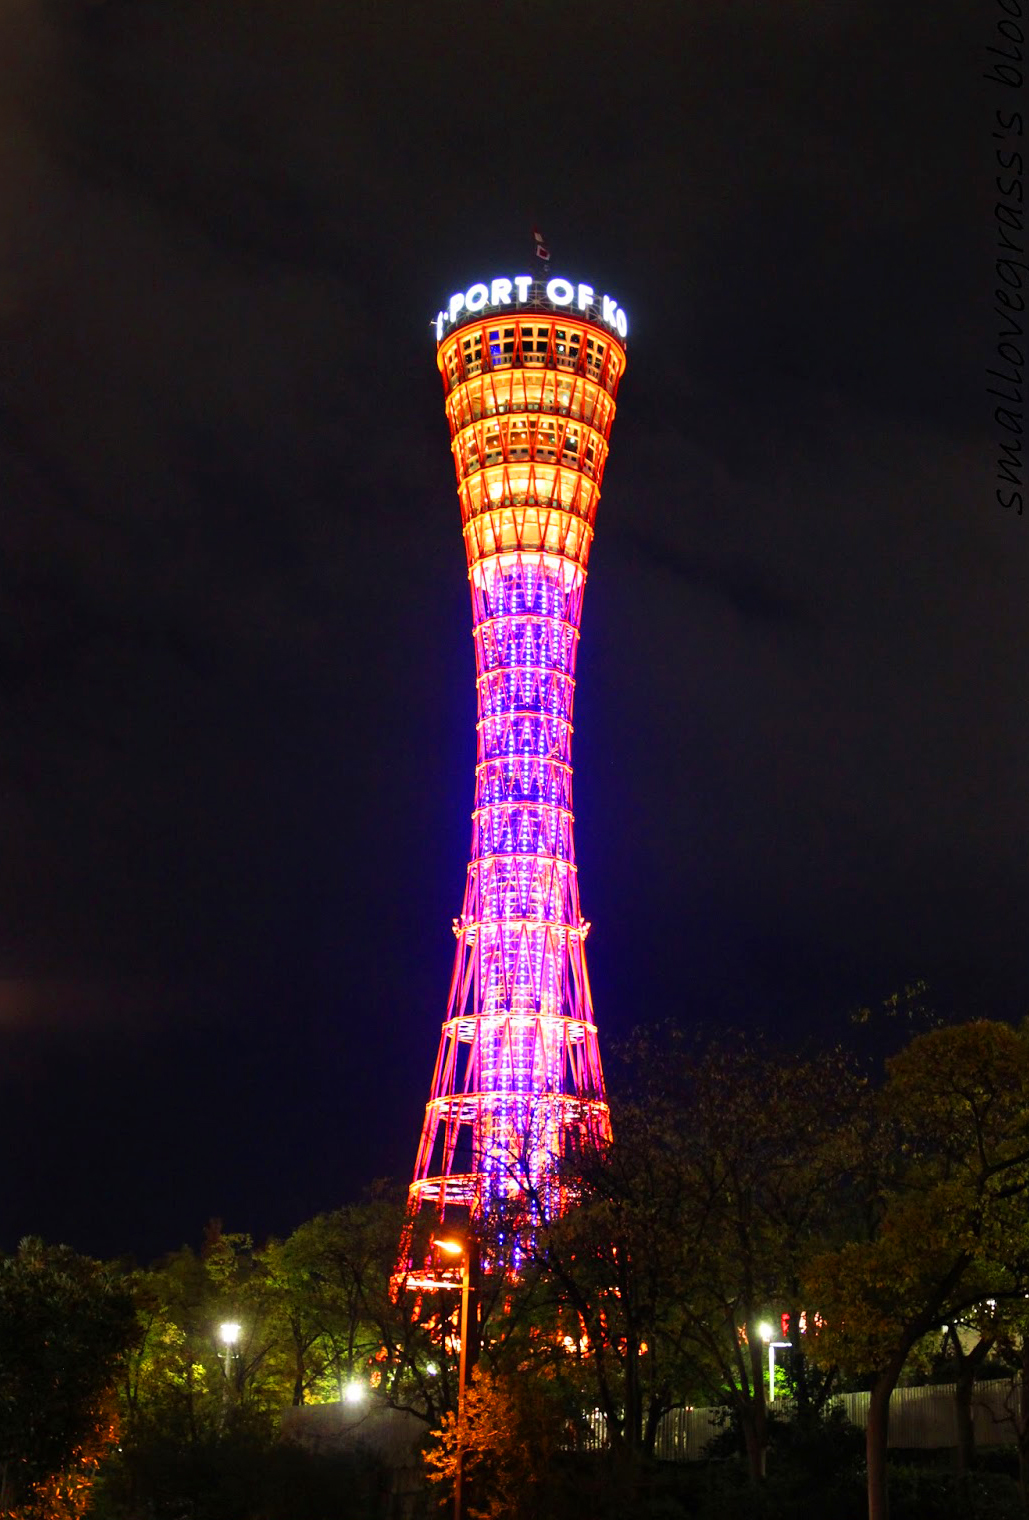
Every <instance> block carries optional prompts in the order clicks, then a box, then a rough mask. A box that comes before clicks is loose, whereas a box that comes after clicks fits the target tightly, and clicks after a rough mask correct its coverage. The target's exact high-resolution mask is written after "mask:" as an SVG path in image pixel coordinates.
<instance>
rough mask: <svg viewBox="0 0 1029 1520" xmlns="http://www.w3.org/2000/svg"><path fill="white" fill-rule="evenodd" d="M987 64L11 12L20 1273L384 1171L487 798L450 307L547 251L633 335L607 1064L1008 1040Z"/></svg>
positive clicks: (605, 854) (2, 801)
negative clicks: (633, 1030)
mask: <svg viewBox="0 0 1029 1520" xmlns="http://www.w3.org/2000/svg"><path fill="white" fill-rule="evenodd" d="M971 25H972V23H970V20H969V16H968V13H967V8H966V7H965V6H963V5H962V4H959V3H954V4H945V5H941V6H936V7H934V9H933V12H932V16H931V17H930V18H928V19H927V18H926V17H925V16H922V15H920V14H919V13H918V12H917V11H910V12H909V11H906V10H903V9H901V10H898V9H897V8H896V6H892V5H886V4H885V3H882V4H878V3H877V4H872V5H868V4H865V3H858V0H852V3H838V4H833V5H821V6H817V7H812V6H810V5H800V4H793V3H789V4H781V5H777V6H774V7H768V6H767V5H757V4H751V3H742V0H741V3H738V4H733V5H731V6H722V7H711V6H708V5H702V4H699V3H698V4H685V5H684V4H682V3H678V0H676V3H672V0H668V3H665V0H657V3H652V4H648V5H647V6H645V7H643V8H640V7H636V8H635V9H633V8H631V7H625V6H615V5H613V4H607V3H604V4H601V5H599V6H598V5H597V4H596V3H593V4H591V5H589V6H586V5H585V4H579V3H578V0H576V3H571V4H563V5H561V6H556V7H551V8H549V9H541V8H540V7H539V6H537V5H529V4H524V3H523V4H518V3H513V4H510V5H502V6H497V7H493V8H492V9H487V10H484V9H483V8H482V7H481V6H471V5H469V4H464V3H460V4H458V5H456V6H450V7H448V8H447V9H446V10H445V11H439V10H438V9H433V8H431V7H421V8H418V7H414V8H412V7H410V6H406V7H401V6H398V5H394V4H381V5H375V6H367V7H341V6H339V5H338V4H337V3H335V0H332V3H330V0H300V3H293V4H289V5H286V4H284V3H283V0H253V3H249V4H247V5H239V4H237V3H235V0H186V3H182V4H176V5H167V4H165V3H158V0H149V3H147V0H108V3H106V4H85V3H82V4H78V3H71V0H66V3H56V0H18V3H17V4H13V5H8V6H7V7H5V8H4V9H3V12H2V14H0V69H2V71H3V76H4V79H5V81H6V88H5V90H4V92H3V93H2V97H0V469H2V471H3V475H4V493H5V494H4V509H3V514H2V517H0V733H2V734H3V740H2V743H0V833H2V835H3V838H4V842H5V844H4V851H3V853H2V856H0V977H2V978H6V981H5V982H4V983H3V985H4V986H6V987H7V988H8V992H7V993H6V994H4V995H3V996H0V1040H3V1041H5V1042H6V1044H5V1055H6V1060H5V1061H4V1062H3V1063H0V1064H2V1071H0V1091H2V1096H3V1103H2V1104H0V1113H2V1114H3V1115H4V1124H5V1125H6V1129H5V1130H4V1131H3V1133H2V1134H0V1139H2V1140H3V1141H4V1143H5V1144H7V1145H9V1146H10V1145H11V1144H13V1143H14V1137H16V1136H17V1135H18V1134H19V1133H20V1132H21V1130H22V1129H23V1128H24V1127H25V1126H26V1125H27V1124H29V1123H30V1122H31V1118H30V1117H29V1116H31V1114H32V1113H33V1112H35V1110H36V1109H38V1106H39V1104H40V1103H41V1102H52V1104H53V1109H54V1112H55V1114H56V1115H57V1116H58V1117H56V1118H55V1119H54V1121H53V1123H54V1131H53V1132H54V1136H55V1144H54V1146H53V1148H52V1150H47V1151H46V1154H45V1155H43V1154H41V1155H40V1156H39V1157H37V1158H35V1159H34V1160H33V1161H32V1165H31V1166H29V1165H28V1164H26V1167H25V1168H24V1169H23V1171H22V1173H21V1174H20V1175H19V1178H17V1179H16V1180H15V1181H13V1182H12V1183H11V1190H10V1196H8V1197H7V1198H5V1199H4V1204H5V1209H4V1217H5V1219H7V1220H8V1223H9V1230H8V1235H9V1238H10V1239H13V1238H14V1237H15V1236H16V1235H17V1234H18V1233H21V1232H23V1231H24V1230H26V1229H29V1228H33V1229H34V1228H40V1229H43V1230H44V1231H45V1232H47V1233H63V1234H71V1235H72V1236H73V1238H74V1239H75V1243H80V1244H82V1245H85V1246H88V1247H92V1248H95V1249H104V1250H112V1251H113V1250H115V1249H120V1248H122V1247H123V1246H128V1247H133V1246H136V1247H138V1248H139V1249H141V1250H144V1251H145V1250H155V1251H156V1250H158V1249H162V1248H164V1247H165V1246H167V1245H171V1244H174V1243H175V1242H176V1241H177V1240H178V1239H180V1238H183V1237H185V1236H187V1235H189V1234H191V1233H192V1234H193V1235H194V1236H195V1235H196V1234H197V1233H198V1231H199V1229H200V1227H201V1225H202V1223H203V1219H204V1218H205V1217H206V1214H207V1213H218V1214H221V1215H222V1216H223V1217H225V1218H226V1220H227V1221H228V1222H230V1223H233V1224H239V1225H240V1226H241V1227H243V1228H252V1229H254V1230H255V1231H257V1232H258V1233H261V1232H262V1231H265V1230H267V1229H271V1228H276V1229H283V1228H288V1227H289V1226H290V1225H291V1224H292V1223H295V1222H296V1221H297V1220H298V1219H299V1218H301V1217H303V1215H304V1213H305V1212H311V1211H313V1210H314V1209H315V1208H317V1207H324V1206H328V1205H331V1204H333V1203H336V1202H338V1201H339V1200H340V1198H341V1197H344V1196H347V1195H348V1194H350V1193H353V1191H354V1190H355V1189H356V1188H357V1187H358V1186H360V1184H361V1183H362V1182H363V1181H364V1180H365V1179H366V1177H367V1176H368V1175H370V1174H372V1173H383V1172H389V1171H397V1172H403V1171H406V1170H407V1168H408V1167H409V1166H410V1164H411V1160H412V1157H413V1147H414V1140H415V1137H416V1133H417V1128H418V1124H419V1122H420V1117H421V1107H422V1104H423V1103H424V1099H425V1096H426V1092H427V1087H428V1082H429V1078H430V1075H431V1070H430V1063H431V1060H432V1057H433V1054H434V1051H435V1045H436V1040H437V1037H438V1023H439V1019H440V1017H441V1014H442V1011H443V1002H444V998H445V993H446V986H447V978H448V974H449V955H450V949H451V947H450V942H449V941H450V936H449V929H448V925H449V922H450V919H451V917H452V915H453V913H454V912H456V911H457V909H458V907H459V904H460V894H461V888H462V883H463V871H464V863H465V850H466V846H467V838H468V831H469V824H468V811H469V807H470V804H471V798H472V767H473V757H474V691H473V684H472V656H471V647H470V639H469V636H468V609H467V589H466V584H465V572H464V565H463V560H462V549H461V544H460V537H459V528H458V513H457V506H456V502H455V498H454V491H453V472H452V466H451V463H450V459H449V453H448V446H447V439H446V431H445V424H444V419H443V416H442V408H441V405H440V389H439V382H438V377H437V376H436V374H435V372H434V363H433V350H432V343H431V338H430V334H429V328H428V319H429V317H430V316H431V314H432V313H433V312H434V311H435V310H436V308H437V306H438V305H439V302H440V300H441V299H443V298H444V297H445V296H446V295H447V294H448V293H449V291H450V290H452V289H456V288H458V287H460V286H462V285H466V284H467V283H469V282H470V281H471V280H472V279H474V278H477V277H479V276H480V275H481V274H482V273H483V272H485V271H488V270H491V269H507V268H511V267H513V265H514V264H521V263H525V262H527V260H528V258H529V253H530V250H529V246H528V230H529V228H530V226H531V225H532V224H533V223H536V224H538V225H539V226H540V227H542V228H543V229H545V231H546V234H547V237H548V239H549V241H550V243H551V246H552V248H553V250H554V258H555V261H556V263H557V264H560V266H561V268H562V269H565V268H567V269H568V270H569V271H571V272H573V273H575V272H577V271H582V272H584V273H585V274H587V275H588V277H590V278H592V279H594V280H595V282H596V283H597V285H598V286H602V287H603V288H607V289H610V290H612V291H613V292H615V293H616V294H617V295H618V297H619V299H620V300H621V301H622V302H623V304H624V305H625V307H626V309H627V310H628V312H629V318H630V323H631V332H630V352H629V370H628V374H627V376H626V379H625V383H624V387H623V391H622V395H621V398H620V402H619V415H618V418H617V420H616V422H615V428H614V436H613V446H612V456H611V461H610V464H609V467H608V472H607V476H606V480H605V491H604V501H603V503H602V505H601V509H600V516H599V522H598V538H597V544H596V548H595V551H594V553H593V558H592V561H591V571H590V595H589V598H588V599H587V606H586V614H585V622H584V637H583V643H582V649H581V654H580V664H579V684H578V688H577V699H576V700H577V713H576V745H577V772H576V799H577V809H578V829H579V833H578V839H577V844H578V851H579V858H580V865H581V873H582V893H583V902H584V906H585V910H586V912H587V914H588V916H589V917H590V918H591V919H592V920H593V921H594V924H595V929H594V933H593V935H592V936H591V939H590V949H591V954H592V957H593V959H592V963H591V969H592V976H593V982H594V990H595V994H596V998H597V1006H598V1011H599V1016H600V1019H601V1024H602V1028H603V1031H604V1034H605V1037H606V1038H610V1037H613V1036H614V1035H617V1034H618V1033H622V1032H624V1031H625V1029H626V1028H628V1026H629V1025H630V1024H631V1023H632V1022H633V1021H634V1020H635V1019H637V1018H641V1017H649V1016H651V1015H653V1014H656V1013H657V1012H658V1011H659V1012H660V1013H661V1014H662V1015H664V1014H665V1013H668V1012H679V1013H682V1014H683V1015H684V1016H687V1017H690V1016H698V1017H699V1016H700V1014H701V1013H703V1014H704V1015H705V1016H708V1017H712V1018H715V1019H719V1018H720V1019H726V1018H730V1017H733V1018H739V1019H744V1020H749V1021H752V1022H754V1023H756V1024H760V1025H762V1026H765V1027H773V1028H782V1029H789V1030H792V1029H802V1028H806V1027H810V1026H811V1025H812V1024H816V1023H818V1022H819V1021H820V1020H822V1019H824V1018H826V1017H828V1011H829V1010H832V1009H836V1008H840V1007H850V1006H854V1005H856V1004H858V1003H869V1002H874V1001H875V999H876V997H877V996H878V995H879V993H880V992H882V993H886V992H889V991H891V990H892V989H893V987H894V986H895V985H897V984H898V983H899V982H900V981H901V980H903V979H904V978H905V977H911V976H914V975H924V976H926V977H928V978H929V980H930V981H931V982H935V984H936V986H937V998H938V1000H939V1001H940V1002H941V1004H946V1005H948V1006H953V1007H968V1008H970V1009H973V1008H974V1010H975V1011H994V1012H998V1013H1001V1014H1004V1015H1010V1016H1014V1015H1015V1014H1017V1013H1019V1012H1021V1011H1023V1010H1024V1008H1025V1003H1026V990H1027V982H1029V974H1027V973H1029V967H1027V963H1026V959H1025V950H1024V942H1025V941H1024V932H1023V928H1024V923H1025V913H1026V908H1027V907H1029V904H1027V902H1026V895H1027V873H1026V869H1025V860H1026V846H1027V843H1029V804H1027V793H1026V788H1025V784H1024V757H1025V755H1026V753H1027V746H1029V732H1027V729H1029V719H1027V717H1026V706H1025V702H1024V695H1023V694H1024V691H1025V688H1026V678H1027V676H1029V643H1027V634H1026V624H1025V616H1024V607H1025V584H1026V548H1025V540H1024V536H1019V534H1018V531H1017V530H1018V528H1019V527H1020V524H1016V523H1014V522H1013V521H1011V520H1009V519H1008V518H1006V517H1005V516H1004V515H1003V514H1002V513H1000V511H999V510H998V509H996V507H995V505H994V503H993V499H992V492H991V489H990V472H991V461H992V458H993V453H992V452H991V450H992V447H993V446H992V441H991V438H990V434H989V417H988V413H987V412H986V411H985V410H984V409H983V408H982V407H981V406H980V405H979V400H978V386H979V378H980V374H981V370H982V368H983V366H984V363H985V358H984V356H985V355H986V354H987V353H988V348H989V338H990V328H989V320H988V303H987V297H988V289H987V286H986V284H985V280H986V272H987V271H988V263H989V261H988V238H989V216H990V196H991V190H992V187H991V185H990V183H989V176H988V173H987V171H986V170H985V169H984V167H983V163H984V155H987V156H988V152H989V143H988V141H987V139H986V131H985V128H984V126H983V123H984V121H986V120H988V109H989V103H988V101H987V99H986V96H985V94H984V92H983V86H982V84H981V81H980V78H979V75H980V72H981V70H980V69H979V67H978V64H977V61H976V55H975V51H974V50H975V47H977V46H979V45H980V41H979V40H977V39H972V38H971V33H970V26H971ZM984 25H985V23H984ZM5 998H6V1001H5ZM43 1073H47V1074H48V1080H47V1081H45V1082H44V1080H43ZM62 1114H63V1115H65V1117H64V1118H61V1117H60V1116H61V1115H62ZM72 1130H73V1131H74V1134H75V1145H74V1146H72V1145H70V1144H68V1143H64V1144H60V1143H57V1142H58V1141H59V1140H60V1137H61V1136H62V1135H66V1134H68V1133H71V1132H72ZM127 1135H131V1136H132V1144H131V1147H127V1146H126V1142H125V1137H126V1136H127ZM115 1154H117V1155H118V1157H119V1160H118V1163H117V1164H118V1165H119V1166H120V1167H121V1168H122V1169H123V1176H122V1179H121V1186H120V1188H119V1190H118V1199H117V1200H115V1199H113V1198H112V1199H110V1200H109V1201H108V1202H106V1203H102V1202H99V1201H97V1199H96V1198H95V1197H94V1196H92V1193H95V1189H92V1192H91V1188H90V1186H87V1185H86V1183H85V1182H84V1180H83V1179H84V1178H86V1177H88V1175H89V1169H90V1168H92V1169H93V1173H94V1174H95V1173H96V1170H97V1157H100V1156H102V1157H103V1158H104V1165H105V1166H110V1165H112V1164H113V1162H112V1160H111V1158H112V1157H114V1156H115ZM141 1200H145V1202H141ZM6 1243H7V1241H0V1244H6Z"/></svg>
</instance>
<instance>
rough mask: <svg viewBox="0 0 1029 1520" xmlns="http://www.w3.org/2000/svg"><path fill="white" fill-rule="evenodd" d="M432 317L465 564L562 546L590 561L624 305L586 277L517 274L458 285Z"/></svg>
mask: <svg viewBox="0 0 1029 1520" xmlns="http://www.w3.org/2000/svg"><path fill="white" fill-rule="evenodd" d="M435 327H436V337H437V353H436V362H437V364H438V366H439V370H440V375H441V377H442V380H443V389H444V392H445V394H446V409H447V420H448V422H449V425H450V436H451V446H452V449H453V454H454V468H455V471H456V474H457V481H458V494H459V496H460V499H461V511H462V517H463V519H464V522H465V526H466V539H467V549H468V559H469V564H470V565H471V564H474V563H475V562H476V561H477V560H478V559H480V558H481V557H482V556H483V555H484V554H489V553H495V552H498V551H501V550H504V549H510V548H519V549H533V548H535V549H543V550H547V551H551V552H552V551H553V550H554V549H555V548H556V549H557V550H558V552H559V553H562V554H564V555H566V556H568V557H570V558H572V559H574V560H576V561H578V562H579V563H580V564H581V565H582V566H583V567H584V568H585V563H586V558H587V555H588V552H589V541H590V539H591V537H592V526H593V517H594V514H595V512H596V505H597V501H598V500H599V497H600V485H601V479H602V477H603V473H604V465H605V463H606V460H607V449H608V438H609V436H610V432H611V423H612V421H613V420H614V414H615V397H616V395H617V392H618V382H619V380H620V379H621V376H622V373H623V371H624V369H625V337H626V333H627V331H628V322H627V319H626V315H625V312H624V311H623V310H622V308H621V307H620V306H619V305H618V303H617V302H616V301H614V300H613V299H612V298H611V297H610V296H609V295H606V294H598V293H597V291H596V290H595V289H594V287H593V286H592V285H588V284H586V283H585V282H584V281H572V280H568V279H564V278H563V277H561V276H555V277H554V278H551V279H547V280H536V281H534V280H533V279H532V278H531V276H529V275H516V276H514V277H513V278H508V277H501V278H497V279H494V280H491V281H490V282H489V283H488V284H487V283H486V282H485V281H481V282H479V283H477V284H475V285H472V286H470V287H469V288H468V289H467V290H464V291H458V292H456V293H455V294H454V295H452V296H451V297H450V300H449V301H448V303H447V306H446V307H445V308H444V309H443V310H441V311H440V312H439V313H438V314H437V317H436V322H435ZM505 508H506V509H519V510H517V516H516V517H514V518H511V520H510V521H508V520H507V518H508V516H509V515H510V514H509V512H508V513H507V514H505V516H504V517H503V518H498V517H497V512H498V511H501V512H503V510H504V509H505ZM527 508H531V509H534V513H530V517H531V519H532V520H531V521H530V520H529V517H527V516H526V510H525V509H527ZM540 509H547V511H548V513H549V515H548V516H547V517H546V519H545V521H544V519H542V518H540V517H539V511H540ZM555 514H556V515H555ZM573 540H575V542H573Z"/></svg>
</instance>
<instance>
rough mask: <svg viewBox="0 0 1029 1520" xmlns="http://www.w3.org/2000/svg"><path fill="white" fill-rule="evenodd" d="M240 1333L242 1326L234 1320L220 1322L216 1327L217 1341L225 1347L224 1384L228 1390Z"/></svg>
mask: <svg viewBox="0 0 1029 1520" xmlns="http://www.w3.org/2000/svg"><path fill="white" fill-rule="evenodd" d="M242 1332H243V1326H242V1325H241V1324H240V1323H239V1321H238V1320H234V1319H226V1320H222V1322H221V1324H220V1325H219V1326H218V1339H219V1340H220V1341H221V1343H222V1345H223V1346H224V1347H225V1383H226V1388H228V1387H229V1386H231V1383H232V1358H233V1356H234V1355H235V1349H236V1346H237V1344H238V1342H239V1338H240V1335H241V1334H242Z"/></svg>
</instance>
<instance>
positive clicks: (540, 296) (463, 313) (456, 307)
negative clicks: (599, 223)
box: [436, 274, 629, 343]
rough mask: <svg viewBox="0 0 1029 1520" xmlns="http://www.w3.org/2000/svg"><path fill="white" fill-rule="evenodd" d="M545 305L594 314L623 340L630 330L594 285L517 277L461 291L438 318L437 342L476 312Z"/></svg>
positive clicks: (618, 310) (617, 308) (620, 312)
mask: <svg viewBox="0 0 1029 1520" xmlns="http://www.w3.org/2000/svg"><path fill="white" fill-rule="evenodd" d="M544 303H545V304H547V305H550V306H557V307H561V306H568V307H571V308H572V309H573V310H576V311H581V312H585V313H586V314H587V315H590V313H592V314H593V317H592V319H593V320H596V319H597V318H599V320H600V321H601V322H603V323H604V324H605V325H606V326H607V327H610V328H613V330H614V331H615V332H616V333H617V334H618V336H619V337H620V338H624V337H625V335H626V333H627V332H628V330H629V323H628V321H627V319H626V316H625V312H624V311H623V310H622V308H621V307H620V306H619V305H618V304H617V302H615V301H613V300H612V299H611V297H610V296H601V297H600V298H599V299H598V298H597V296H596V294H595V293H594V290H593V286H592V285H585V284H583V283H582V282H581V281H580V282H579V283H578V284H573V282H572V281H571V280H565V279H562V278H561V276H560V275H556V276H555V277H554V278H553V279H551V280H548V281H547V283H546V285H545V286H544V285H543V284H542V282H539V283H536V282H534V281H533V278H532V275H531V274H516V275H515V277H514V279H513V280H507V279H497V280H491V281H490V283H489V284H488V285H487V284H486V283H485V282H484V281H480V282H479V283H477V284H475V285H470V286H469V287H468V289H467V290H459V291H457V292H456V293H455V294H454V295H452V296H451V297H450V300H449V302H448V303H447V306H446V307H445V309H444V310H443V311H440V312H437V314H436V341H437V343H442V342H443V333H444V331H445V330H446V329H447V328H448V327H452V326H453V325H454V323H455V322H457V321H459V320H465V321H466V320H467V318H468V317H469V316H474V315H475V314H476V312H480V311H490V310H496V309H498V308H501V307H504V306H528V305H536V304H540V305H542V304H544Z"/></svg>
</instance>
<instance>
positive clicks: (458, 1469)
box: [432, 1239, 472, 1520]
mask: <svg viewBox="0 0 1029 1520" xmlns="http://www.w3.org/2000/svg"><path fill="white" fill-rule="evenodd" d="M432 1243H433V1245H434V1246H436V1247H437V1248H438V1249H439V1250H441V1251H445V1252H446V1254H447V1255H448V1256H460V1258H461V1357H460V1361H459V1363H458V1368H457V1452H456V1462H455V1466H454V1520H461V1478H462V1476H463V1472H462V1469H463V1467H464V1399H465V1378H466V1376H467V1372H468V1295H469V1288H470V1286H471V1278H472V1273H471V1261H470V1253H469V1250H468V1247H467V1245H466V1244H465V1243H464V1241H461V1240H437V1239H434V1240H433V1242H432Z"/></svg>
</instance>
